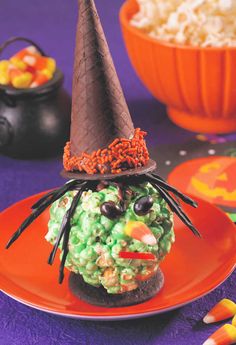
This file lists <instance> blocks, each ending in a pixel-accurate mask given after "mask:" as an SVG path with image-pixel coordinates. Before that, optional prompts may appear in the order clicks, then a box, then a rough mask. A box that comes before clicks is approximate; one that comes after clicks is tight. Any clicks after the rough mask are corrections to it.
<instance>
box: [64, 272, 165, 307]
mask: <svg viewBox="0 0 236 345" xmlns="http://www.w3.org/2000/svg"><path fill="white" fill-rule="evenodd" d="M163 285H164V276H163V273H162V272H161V270H160V269H158V270H157V272H156V274H155V275H154V276H153V277H152V278H151V279H149V280H148V281H144V282H141V283H140V286H139V287H138V288H137V289H135V290H133V291H129V292H124V293H123V294H117V295H114V294H108V293H107V292H106V290H105V289H104V288H103V287H99V288H96V287H94V286H91V285H89V284H87V283H85V281H84V279H83V277H82V276H81V275H80V274H75V273H71V274H70V277H69V287H70V289H71V291H72V293H73V294H74V295H75V296H76V297H79V298H80V299H82V300H84V301H85V302H87V303H90V304H94V305H98V306H100V307H107V308H115V307H125V306H129V305H133V304H139V303H142V302H145V301H147V300H149V299H150V298H152V297H154V296H155V295H156V294H157V293H158V292H159V291H160V290H161V288H162V287H163Z"/></svg>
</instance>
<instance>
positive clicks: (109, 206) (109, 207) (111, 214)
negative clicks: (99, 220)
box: [100, 201, 123, 219]
mask: <svg viewBox="0 0 236 345" xmlns="http://www.w3.org/2000/svg"><path fill="white" fill-rule="evenodd" d="M100 211H101V214H102V215H103V216H105V217H107V218H109V219H116V218H117V217H120V216H121V215H122V213H123V211H122V209H121V208H120V207H119V206H117V205H116V204H115V203H114V202H113V201H108V202H104V203H103V204H102V205H101V206H100Z"/></svg>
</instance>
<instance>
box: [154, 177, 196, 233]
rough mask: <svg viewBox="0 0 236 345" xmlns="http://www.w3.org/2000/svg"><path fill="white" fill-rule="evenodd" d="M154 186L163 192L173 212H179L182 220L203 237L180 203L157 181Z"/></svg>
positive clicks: (162, 194)
mask: <svg viewBox="0 0 236 345" xmlns="http://www.w3.org/2000/svg"><path fill="white" fill-rule="evenodd" d="M152 185H153V187H154V188H156V189H157V190H158V192H159V193H160V194H161V196H162V197H163V199H165V201H166V202H167V204H168V205H169V207H170V208H171V210H172V211H173V212H175V213H176V214H177V216H178V217H179V218H180V219H181V220H182V222H183V223H184V224H185V225H186V226H187V227H188V228H189V229H190V230H191V231H192V232H193V233H194V235H196V236H198V237H201V234H200V233H199V232H198V230H197V229H196V228H195V227H194V225H193V224H192V222H191V220H190V219H189V218H188V216H187V215H186V214H185V213H184V211H183V210H182V209H181V207H179V205H178V204H177V203H176V201H175V199H173V197H172V196H171V195H170V194H169V193H168V192H167V191H165V190H164V189H163V188H161V187H160V186H158V185H157V184H155V183H152Z"/></svg>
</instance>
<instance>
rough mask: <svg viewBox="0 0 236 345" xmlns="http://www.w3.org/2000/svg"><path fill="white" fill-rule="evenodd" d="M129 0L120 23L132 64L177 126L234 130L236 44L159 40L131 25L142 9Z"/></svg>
mask: <svg viewBox="0 0 236 345" xmlns="http://www.w3.org/2000/svg"><path fill="white" fill-rule="evenodd" d="M138 9H139V6H138V4H137V2H136V0H127V1H126V2H125V3H124V4H123V6H122V8H121V10H120V22H121V28H122V32H123V37H124V41H125V44H126V48H127V51H128V55H129V57H130V60H131V63H132V65H133V67H134V69H135V71H136V73H137V75H138V76H139V78H140V79H141V80H142V82H143V83H144V85H145V86H146V87H147V88H148V90H149V91H150V92H151V93H152V94H153V95H154V96H155V97H156V98H157V99H158V100H160V101H161V102H163V103H165V104H166V105H167V113H168V115H169V117H170V118H171V120H172V121H173V122H174V123H176V124H177V125H179V126H181V127H183V128H185V129H188V130H192V131H196V132H203V133H227V132H232V131H235V130H236V47H223V48H218V47H217V48H214V47H208V48H202V47H192V46H187V45H178V44H172V43H168V42H165V41H160V40H156V39H154V38H151V37H149V36H148V35H147V34H145V33H143V32H142V31H141V30H139V29H137V28H134V27H132V26H131V25H130V23H129V21H130V19H131V17H132V16H133V15H134V14H135V13H136V12H137V11H138Z"/></svg>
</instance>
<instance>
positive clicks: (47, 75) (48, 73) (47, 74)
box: [41, 68, 53, 80]
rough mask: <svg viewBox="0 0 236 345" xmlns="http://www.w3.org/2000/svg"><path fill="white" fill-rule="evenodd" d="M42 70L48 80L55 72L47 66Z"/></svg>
mask: <svg viewBox="0 0 236 345" xmlns="http://www.w3.org/2000/svg"><path fill="white" fill-rule="evenodd" d="M41 72H42V73H43V74H44V75H45V76H46V77H47V78H48V80H49V79H52V77H53V72H51V71H50V70H49V69H47V68H45V69H43V70H42V71H41Z"/></svg>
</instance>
